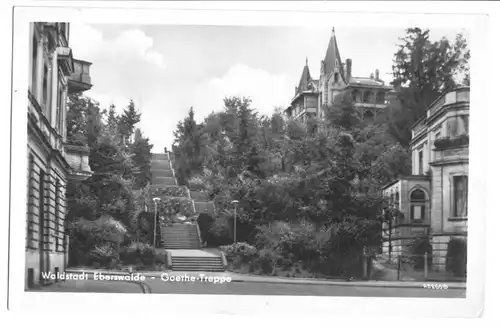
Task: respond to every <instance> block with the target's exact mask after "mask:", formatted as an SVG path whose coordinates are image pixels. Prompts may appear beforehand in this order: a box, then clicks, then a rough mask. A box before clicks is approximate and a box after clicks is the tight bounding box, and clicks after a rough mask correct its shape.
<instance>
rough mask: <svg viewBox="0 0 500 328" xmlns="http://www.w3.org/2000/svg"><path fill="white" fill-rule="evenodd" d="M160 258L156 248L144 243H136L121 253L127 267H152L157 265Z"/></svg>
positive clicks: (121, 258)
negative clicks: (139, 265)
mask: <svg viewBox="0 0 500 328" xmlns="http://www.w3.org/2000/svg"><path fill="white" fill-rule="evenodd" d="M158 258H159V256H158V255H157V254H156V250H155V249H154V247H153V246H151V245H150V244H147V243H142V242H134V243H132V244H130V245H129V246H128V247H125V248H123V249H122V251H121V252H120V260H121V261H122V262H123V264H126V265H131V264H144V265H147V266H150V265H153V264H155V262H156V263H157V262H158Z"/></svg>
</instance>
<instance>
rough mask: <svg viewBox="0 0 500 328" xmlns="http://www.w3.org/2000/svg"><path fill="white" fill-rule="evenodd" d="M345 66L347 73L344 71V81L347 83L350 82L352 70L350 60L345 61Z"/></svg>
mask: <svg viewBox="0 0 500 328" xmlns="http://www.w3.org/2000/svg"><path fill="white" fill-rule="evenodd" d="M345 62H346V66H347V71H346V80H347V83H349V81H350V80H351V68H352V60H351V59H346V61H345Z"/></svg>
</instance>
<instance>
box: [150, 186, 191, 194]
mask: <svg viewBox="0 0 500 328" xmlns="http://www.w3.org/2000/svg"><path fill="white" fill-rule="evenodd" d="M151 196H152V197H161V196H167V197H188V192H187V188H186V187H185V186H169V187H165V188H159V189H157V190H155V191H153V192H152V195H151Z"/></svg>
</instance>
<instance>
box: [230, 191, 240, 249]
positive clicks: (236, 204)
mask: <svg viewBox="0 0 500 328" xmlns="http://www.w3.org/2000/svg"><path fill="white" fill-rule="evenodd" d="M239 203H240V202H239V201H237V200H233V201H232V202H231V204H233V205H234V225H233V233H234V243H235V244H236V207H237V206H238V204H239Z"/></svg>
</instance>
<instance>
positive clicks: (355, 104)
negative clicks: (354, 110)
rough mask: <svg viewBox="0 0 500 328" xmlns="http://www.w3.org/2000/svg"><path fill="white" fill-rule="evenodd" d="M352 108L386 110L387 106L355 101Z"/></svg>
mask: <svg viewBox="0 0 500 328" xmlns="http://www.w3.org/2000/svg"><path fill="white" fill-rule="evenodd" d="M354 106H356V107H363V108H365V107H366V108H386V107H387V104H383V103H382V104H380V103H372V102H361V101H356V102H354Z"/></svg>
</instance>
